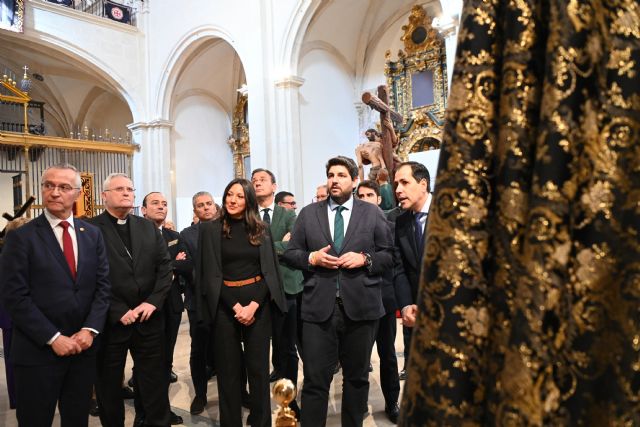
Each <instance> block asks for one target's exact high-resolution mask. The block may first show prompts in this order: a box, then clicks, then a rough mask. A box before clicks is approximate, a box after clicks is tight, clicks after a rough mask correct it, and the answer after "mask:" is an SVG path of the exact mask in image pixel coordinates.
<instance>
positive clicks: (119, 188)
mask: <svg viewBox="0 0 640 427" xmlns="http://www.w3.org/2000/svg"><path fill="white" fill-rule="evenodd" d="M104 191H115V192H116V193H124V192H125V191H126V192H129V193H133V192H134V191H136V189H135V188H133V187H116V188H110V189H108V190H104Z"/></svg>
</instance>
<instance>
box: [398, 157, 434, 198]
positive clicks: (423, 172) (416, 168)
mask: <svg viewBox="0 0 640 427" xmlns="http://www.w3.org/2000/svg"><path fill="white" fill-rule="evenodd" d="M403 166H409V167H410V168H411V176H413V179H415V180H416V182H420V181H422V180H423V179H426V180H427V191H429V192H431V176H429V169H427V167H426V166H425V165H423V164H422V163H419V162H402V163H400V165H398V167H397V168H396V172H398V171H399V170H400V168H401V167H403Z"/></svg>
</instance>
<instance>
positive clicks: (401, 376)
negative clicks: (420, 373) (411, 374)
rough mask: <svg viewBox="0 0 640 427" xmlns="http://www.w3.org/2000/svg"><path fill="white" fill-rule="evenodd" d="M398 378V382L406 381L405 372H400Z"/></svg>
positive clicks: (404, 370)
mask: <svg viewBox="0 0 640 427" xmlns="http://www.w3.org/2000/svg"><path fill="white" fill-rule="evenodd" d="M399 377H400V381H404V380H406V379H407V370H406V369H403V370H402V371H400V375H399Z"/></svg>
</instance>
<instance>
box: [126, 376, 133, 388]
mask: <svg viewBox="0 0 640 427" xmlns="http://www.w3.org/2000/svg"><path fill="white" fill-rule="evenodd" d="M127 385H128V386H129V387H131V388H133V377H131V378H129V381H127Z"/></svg>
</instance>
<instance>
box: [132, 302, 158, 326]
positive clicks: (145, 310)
mask: <svg viewBox="0 0 640 427" xmlns="http://www.w3.org/2000/svg"><path fill="white" fill-rule="evenodd" d="M133 311H134V312H135V313H136V314H138V315H139V316H140V321H141V322H144V321H146V320H149V317H151V315H152V314H153V312H154V311H156V306H155V305H153V304H149V303H148V302H143V303H141V304H140V305H139V306H137V307H136V308H134V309H133Z"/></svg>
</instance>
